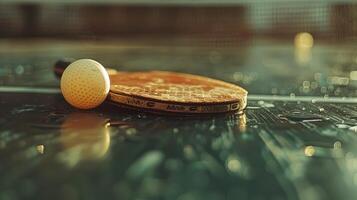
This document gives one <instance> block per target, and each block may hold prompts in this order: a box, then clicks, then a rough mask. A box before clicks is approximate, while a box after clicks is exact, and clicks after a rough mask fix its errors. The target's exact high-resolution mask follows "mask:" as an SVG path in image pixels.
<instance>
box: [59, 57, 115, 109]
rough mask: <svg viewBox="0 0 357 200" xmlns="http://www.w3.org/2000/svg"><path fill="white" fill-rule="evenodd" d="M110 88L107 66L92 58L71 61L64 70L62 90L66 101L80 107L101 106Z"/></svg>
mask: <svg viewBox="0 0 357 200" xmlns="http://www.w3.org/2000/svg"><path fill="white" fill-rule="evenodd" d="M109 89H110V80H109V75H108V73H107V72H106V70H105V68H104V67H103V66H102V65H101V64H100V63H98V62H96V61H94V60H91V59H80V60H77V61H75V62H73V63H71V64H70V65H69V66H68V67H67V68H66V70H65V71H64V72H63V75H62V78H61V91H62V94H63V96H64V98H65V99H66V101H67V102H68V103H69V104H71V105H72V106H74V107H76V108H80V109H91V108H95V107H97V106H99V105H100V104H101V103H103V101H104V100H105V99H106V97H107V95H108V93H109Z"/></svg>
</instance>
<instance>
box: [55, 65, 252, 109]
mask: <svg viewBox="0 0 357 200" xmlns="http://www.w3.org/2000/svg"><path fill="white" fill-rule="evenodd" d="M58 63H60V65H59V64H58ZM69 64H70V62H66V61H58V62H57V63H56V64H55V71H56V72H57V74H58V75H59V76H61V69H59V68H63V69H65V68H66V67H67V66H68V65H69ZM106 70H107V73H108V74H109V79H110V90H109V94H108V97H107V100H108V101H109V102H110V103H114V104H115V105H118V106H120V107H124V108H130V109H136V110H140V111H149V112H162V113H176V114H209V113H227V112H242V111H243V110H244V108H245V107H246V104H247V91H246V90H244V89H243V88H241V87H239V86H237V85H234V84H230V83H226V82H224V81H220V80H215V79H212V78H207V77H203V76H198V75H191V74H185V73H177V72H168V71H147V72H119V71H116V70H113V69H109V68H106Z"/></svg>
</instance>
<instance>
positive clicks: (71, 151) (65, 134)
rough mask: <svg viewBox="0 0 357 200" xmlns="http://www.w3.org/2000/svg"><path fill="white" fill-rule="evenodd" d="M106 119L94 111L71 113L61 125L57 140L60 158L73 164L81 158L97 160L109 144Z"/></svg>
mask: <svg viewBox="0 0 357 200" xmlns="http://www.w3.org/2000/svg"><path fill="white" fill-rule="evenodd" d="M107 123H108V120H107V119H106V118H103V117H100V116H98V115H97V114H94V113H85V112H83V113H81V112H80V113H71V114H70V115H68V116H67V117H66V118H65V120H64V122H63V124H62V126H61V135H60V137H59V141H60V143H61V144H62V147H63V151H62V152H61V153H60V155H61V156H60V158H61V160H63V161H65V162H68V164H70V165H75V164H77V163H78V162H80V161H82V160H97V159H100V158H102V157H104V155H105V154H106V153H107V151H108V149H109V145H110V135H109V129H108V127H107Z"/></svg>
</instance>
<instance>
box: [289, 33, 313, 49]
mask: <svg viewBox="0 0 357 200" xmlns="http://www.w3.org/2000/svg"><path fill="white" fill-rule="evenodd" d="M294 43H295V47H296V48H308V49H309V48H311V47H312V46H313V45H314V38H313V37H312V35H311V34H310V33H307V32H302V33H298V34H296V36H295V40H294Z"/></svg>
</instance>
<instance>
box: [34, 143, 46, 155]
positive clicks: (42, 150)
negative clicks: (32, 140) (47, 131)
mask: <svg viewBox="0 0 357 200" xmlns="http://www.w3.org/2000/svg"><path fill="white" fill-rule="evenodd" d="M36 150H37V152H38V153H40V154H44V153H45V145H42V144H40V145H37V146H36Z"/></svg>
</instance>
